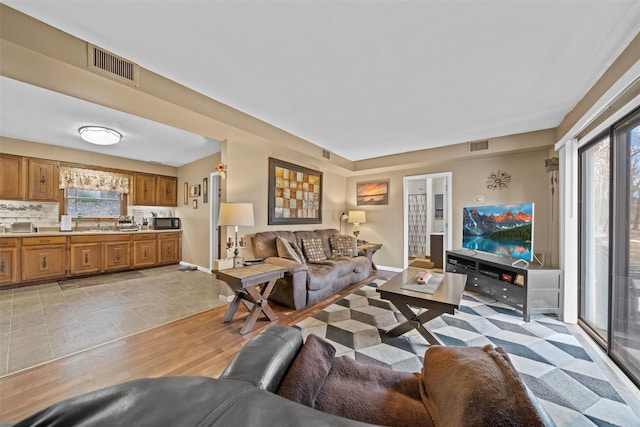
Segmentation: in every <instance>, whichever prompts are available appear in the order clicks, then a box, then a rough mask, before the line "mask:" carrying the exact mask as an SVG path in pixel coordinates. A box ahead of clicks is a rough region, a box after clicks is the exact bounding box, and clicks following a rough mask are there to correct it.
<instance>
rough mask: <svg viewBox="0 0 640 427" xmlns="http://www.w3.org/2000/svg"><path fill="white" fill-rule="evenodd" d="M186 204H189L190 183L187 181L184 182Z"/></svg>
mask: <svg viewBox="0 0 640 427" xmlns="http://www.w3.org/2000/svg"><path fill="white" fill-rule="evenodd" d="M183 192H184V204H185V205H188V204H189V183H188V182H187V181H185V182H184V191H183Z"/></svg>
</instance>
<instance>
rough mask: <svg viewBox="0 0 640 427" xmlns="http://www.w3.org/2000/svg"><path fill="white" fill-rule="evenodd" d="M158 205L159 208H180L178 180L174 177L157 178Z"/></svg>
mask: <svg viewBox="0 0 640 427" xmlns="http://www.w3.org/2000/svg"><path fill="white" fill-rule="evenodd" d="M156 204H157V205H158V206H178V178H176V177H174V176H158V177H157V180H156Z"/></svg>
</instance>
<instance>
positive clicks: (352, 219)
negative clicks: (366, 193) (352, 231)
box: [348, 211, 367, 224]
mask: <svg viewBox="0 0 640 427" xmlns="http://www.w3.org/2000/svg"><path fill="white" fill-rule="evenodd" d="M348 222H349V223H351V224H364V223H365V222H367V215H366V214H365V212H364V211H349V219H348Z"/></svg>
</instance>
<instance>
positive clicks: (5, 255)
mask: <svg viewBox="0 0 640 427" xmlns="http://www.w3.org/2000/svg"><path fill="white" fill-rule="evenodd" d="M16 241H17V239H15V238H8V239H0V285H8V284H11V283H14V282H17V281H18V249H17V247H16Z"/></svg>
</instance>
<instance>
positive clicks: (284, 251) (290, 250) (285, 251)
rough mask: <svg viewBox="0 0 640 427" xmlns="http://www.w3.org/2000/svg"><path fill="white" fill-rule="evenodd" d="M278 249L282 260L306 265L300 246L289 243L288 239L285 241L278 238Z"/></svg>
mask: <svg viewBox="0 0 640 427" xmlns="http://www.w3.org/2000/svg"><path fill="white" fill-rule="evenodd" d="M276 249H277V250H278V256H279V257H280V258H286V259H290V260H292V261H296V262H299V263H302V264H304V263H305V261H304V256H302V251H300V248H298V245H296V244H295V243H291V242H289V241H288V240H287V239H283V238H282V237H280V236H278V237H276Z"/></svg>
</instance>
